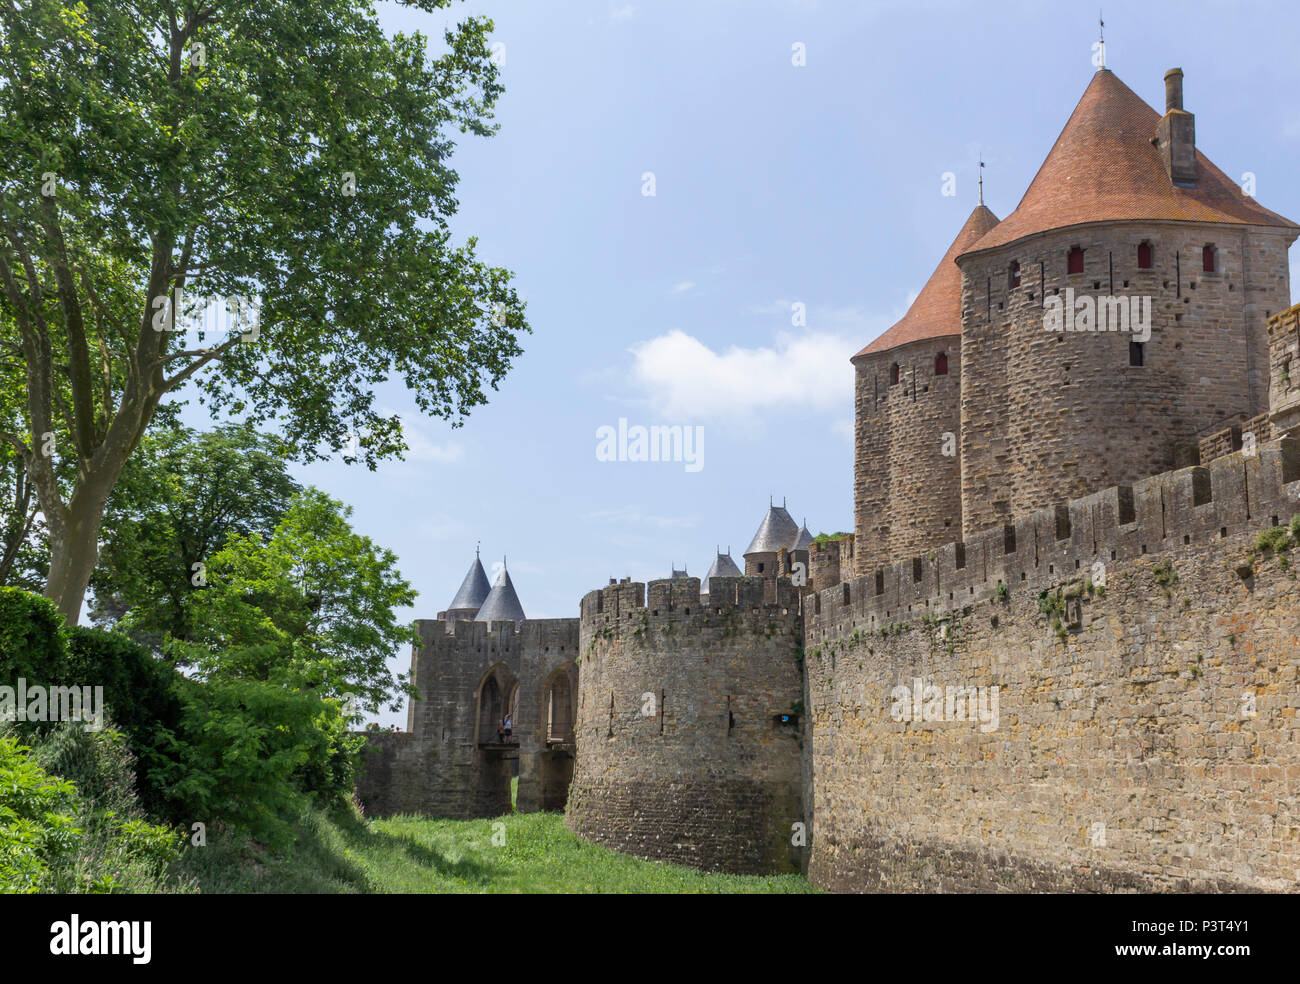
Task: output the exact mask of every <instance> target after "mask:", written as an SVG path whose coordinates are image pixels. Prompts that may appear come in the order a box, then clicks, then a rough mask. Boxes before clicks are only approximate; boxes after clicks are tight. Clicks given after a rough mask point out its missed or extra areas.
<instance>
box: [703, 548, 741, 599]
mask: <svg viewBox="0 0 1300 984" xmlns="http://www.w3.org/2000/svg"><path fill="white" fill-rule="evenodd" d="M744 573H745V572H744V571H742V570H741V569H740V568H739V567H737V566H736V562H735V561H734V560H732V559H731V548H730V547H728V548H727V552H726V553H723V552H722V549H721V548H719V549H718V555H717V556H716V557H714V558H713V564H712V565H711V566H710V567H709V573H708V574H706V575H704V590H706V591H707V590H708V589H709V578H711V577H743V576H744Z"/></svg>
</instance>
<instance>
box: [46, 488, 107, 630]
mask: <svg viewBox="0 0 1300 984" xmlns="http://www.w3.org/2000/svg"><path fill="white" fill-rule="evenodd" d="M103 518H104V505H103V503H98V504H96V503H95V502H93V501H91V502H86V501H83V502H80V503H79V502H77V501H76V500H74V501H73V504H72V505H71V506H69V508H68V511H67V513H66V514H65V517H64V522H62V523H59V524H58V528H57V529H56V528H54V524H51V529H50V576H49V578H48V579H47V580H46V582H45V597H47V598H49V599H50V600H51V601H53V602H54V604H55V606H56V607H57V608H58V609H59V611H60V612H61V613H62V614H63V618H64V620H65V621H66V622H67V623H68V624H69V625H76V624H77V620H78V619H79V618H80V617H81V605H82V602H83V601H84V600H85V597H86V589H87V588H88V587H89V586H90V575H91V574H92V573H94V570H95V563H96V562H97V561H98V560H99V526H100V523H101V522H102V521H103Z"/></svg>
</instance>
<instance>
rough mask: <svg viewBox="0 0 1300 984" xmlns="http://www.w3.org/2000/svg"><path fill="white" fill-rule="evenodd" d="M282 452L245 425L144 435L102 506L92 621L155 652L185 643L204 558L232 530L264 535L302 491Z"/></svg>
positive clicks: (273, 441)
mask: <svg viewBox="0 0 1300 984" xmlns="http://www.w3.org/2000/svg"><path fill="white" fill-rule="evenodd" d="M283 454H284V452H283V448H282V445H281V443H280V442H279V441H278V440H276V439H274V438H270V437H266V436H263V435H260V434H258V433H257V432H256V431H254V430H253V429H252V428H251V427H248V426H247V425H230V426H227V427H221V428H217V429H216V430H212V431H206V432H202V433H199V432H196V431H194V430H191V429H189V428H180V427H178V428H170V429H165V430H157V431H155V432H154V433H152V434H149V435H147V436H146V438H145V440H144V441H143V442H142V444H141V447H140V449H139V450H138V451H137V452H136V454H135V455H133V456H132V458H131V461H130V462H129V463H128V465H127V467H126V470H125V471H124V472H123V474H122V478H121V480H120V481H119V482H118V484H117V487H116V488H115V489H114V490H113V495H112V498H110V499H109V502H108V508H107V511H106V512H105V517H104V530H103V536H102V539H101V545H100V557H99V566H98V567H97V568H96V569H95V573H94V574H93V575H92V577H91V582H90V583H91V587H92V588H93V589H94V602H93V604H92V606H91V613H90V614H91V618H92V620H93V621H94V622H95V623H96V624H101V625H118V624H119V623H121V625H120V627H121V628H123V629H125V630H127V631H128V633H129V634H130V635H131V636H132V638H134V639H136V640H137V641H140V642H144V643H146V644H149V645H152V646H154V647H155V648H158V647H160V646H161V643H162V639H163V638H164V637H165V636H168V635H170V636H172V637H173V638H176V639H181V640H188V639H190V637H191V632H190V628H189V624H188V620H187V615H186V608H185V601H186V599H187V598H188V597H189V595H190V594H191V592H193V591H196V590H200V589H201V586H202V584H203V583H205V581H206V566H207V562H208V560H209V559H210V558H211V557H212V556H213V555H214V554H216V553H217V552H218V551H220V550H221V549H222V548H223V547H224V546H225V545H226V543H227V541H228V540H229V539H230V538H231V537H233V536H248V535H252V534H259V533H260V534H264V535H266V536H270V534H271V532H272V531H273V530H274V529H275V527H276V524H277V523H278V522H279V521H280V519H281V518H283V516H284V514H285V511H286V510H287V509H288V508H289V502H290V500H291V499H292V498H293V496H294V495H295V494H296V493H297V492H299V491H300V486H299V485H298V483H297V482H295V481H294V480H293V479H292V478H291V477H290V476H289V473H288V469H287V467H286V462H285V459H284V457H283Z"/></svg>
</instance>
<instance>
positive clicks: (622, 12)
mask: <svg viewBox="0 0 1300 984" xmlns="http://www.w3.org/2000/svg"><path fill="white" fill-rule="evenodd" d="M640 9H641V8H640V7H638V6H637V5H636V4H634V3H629V4H625V5H624V6H622V7H615V8H614V9H613V10H611V11H610V12H609V19H610V20H612V21H626V20H631V19H632V18H633V17H635V16H636V15H637V13H638V12H639V11H640Z"/></svg>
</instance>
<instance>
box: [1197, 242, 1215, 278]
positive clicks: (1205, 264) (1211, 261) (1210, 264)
mask: <svg viewBox="0 0 1300 984" xmlns="http://www.w3.org/2000/svg"><path fill="white" fill-rule="evenodd" d="M1218 258H1219V257H1218V250H1216V249H1215V248H1214V243H1206V244H1205V246H1203V247H1202V248H1201V269H1202V270H1204V271H1205V272H1206V273H1213V272H1214V271H1215V270H1216V269H1218V267H1217V265H1216V261H1217V260H1218Z"/></svg>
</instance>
